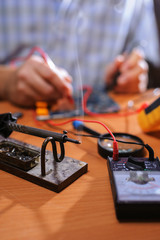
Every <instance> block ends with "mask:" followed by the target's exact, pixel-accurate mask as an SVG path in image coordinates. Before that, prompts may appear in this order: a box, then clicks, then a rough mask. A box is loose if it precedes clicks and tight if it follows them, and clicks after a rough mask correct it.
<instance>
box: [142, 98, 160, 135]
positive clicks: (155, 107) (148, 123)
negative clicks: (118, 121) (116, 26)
mask: <svg viewBox="0 0 160 240" xmlns="http://www.w3.org/2000/svg"><path fill="white" fill-rule="evenodd" d="M138 123H139V125H140V127H141V128H142V130H143V131H145V132H149V131H153V130H154V129H156V128H157V127H158V126H160V97H159V98H158V99H156V100H155V101H154V102H153V103H152V104H151V105H149V106H148V107H147V108H145V109H143V110H142V111H140V113H139V114H138Z"/></svg>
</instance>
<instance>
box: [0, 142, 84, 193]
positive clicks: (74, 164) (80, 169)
mask: <svg viewBox="0 0 160 240" xmlns="http://www.w3.org/2000/svg"><path fill="white" fill-rule="evenodd" d="M3 140H4V139H3ZM5 141H8V142H10V141H11V142H12V143H13V142H14V143H16V144H18V145H20V146H21V147H22V146H23V147H26V148H29V149H31V150H37V151H38V152H39V153H40V149H39V148H37V147H35V146H33V145H30V144H26V143H23V142H20V141H16V140H13V139H8V140H6V139H5ZM38 160H39V161H38V162H37V165H36V166H34V167H33V168H32V169H30V170H28V171H25V170H23V169H20V168H18V167H16V166H13V165H11V164H10V163H9V162H6V161H4V159H3V158H2V157H0V169H1V170H4V171H6V172H8V173H11V174H14V175H16V176H18V177H20V178H23V179H25V180H28V181H30V182H33V183H35V184H37V185H39V186H42V187H44V188H47V189H50V190H52V191H54V192H57V193H58V192H60V191H62V190H63V189H64V188H66V187H68V186H69V185H70V184H71V183H72V182H74V181H75V180H76V179H77V178H79V177H80V176H81V175H83V174H84V173H86V172H87V170H88V164H87V163H85V162H82V161H79V160H75V159H73V158H70V157H65V158H64V160H63V161H62V162H55V161H54V160H53V153H52V152H51V151H46V164H45V166H46V175H45V176H42V175H41V164H40V157H39V159H38Z"/></svg>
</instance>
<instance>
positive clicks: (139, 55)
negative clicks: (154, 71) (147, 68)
mask: <svg viewBox="0 0 160 240" xmlns="http://www.w3.org/2000/svg"><path fill="white" fill-rule="evenodd" d="M142 59H144V53H143V51H142V50H141V49H139V48H135V49H133V51H132V52H131V54H130V55H128V57H127V58H126V60H125V61H124V63H123V64H122V65H121V67H120V71H121V72H125V71H126V70H127V69H131V68H134V67H135V65H137V63H138V61H139V60H142Z"/></svg>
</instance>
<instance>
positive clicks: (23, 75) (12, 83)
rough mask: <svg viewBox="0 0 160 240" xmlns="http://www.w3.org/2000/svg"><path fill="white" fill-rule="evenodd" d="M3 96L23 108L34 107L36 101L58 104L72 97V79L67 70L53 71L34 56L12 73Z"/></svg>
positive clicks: (56, 69) (57, 69)
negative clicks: (60, 100)
mask: <svg viewBox="0 0 160 240" xmlns="http://www.w3.org/2000/svg"><path fill="white" fill-rule="evenodd" d="M3 96H4V98H5V99H6V100H9V101H10V102H12V103H14V104H16V105H19V106H23V107H32V106H34V105H35V102H36V101H46V102H50V103H56V102H57V101H58V100H59V99H62V98H67V97H71V96H72V78H71V76H70V75H69V74H68V73H67V72H66V71H65V70H63V69H59V68H57V67H55V69H51V68H50V67H49V66H48V65H47V64H46V63H45V62H44V61H43V59H42V58H40V57H35V56H32V57H31V58H29V59H28V60H26V62H24V64H23V65H21V66H20V67H17V68H15V70H13V71H12V75H11V77H10V79H8V81H6V82H5V87H4V93H3Z"/></svg>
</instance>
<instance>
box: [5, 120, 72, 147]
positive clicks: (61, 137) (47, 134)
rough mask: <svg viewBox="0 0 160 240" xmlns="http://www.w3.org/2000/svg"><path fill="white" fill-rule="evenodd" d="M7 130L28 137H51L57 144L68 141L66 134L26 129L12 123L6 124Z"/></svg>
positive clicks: (31, 128)
mask: <svg viewBox="0 0 160 240" xmlns="http://www.w3.org/2000/svg"><path fill="white" fill-rule="evenodd" d="M7 128H8V129H9V130H13V131H16V132H22V133H25V134H29V135H33V136H37V137H41V138H46V137H53V138H54V139H55V141H59V142H66V141H67V140H68V138H67V135H66V134H61V133H56V132H51V131H47V130H43V129H39V128H33V127H28V126H24V125H20V124H16V123H14V122H8V123H7Z"/></svg>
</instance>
